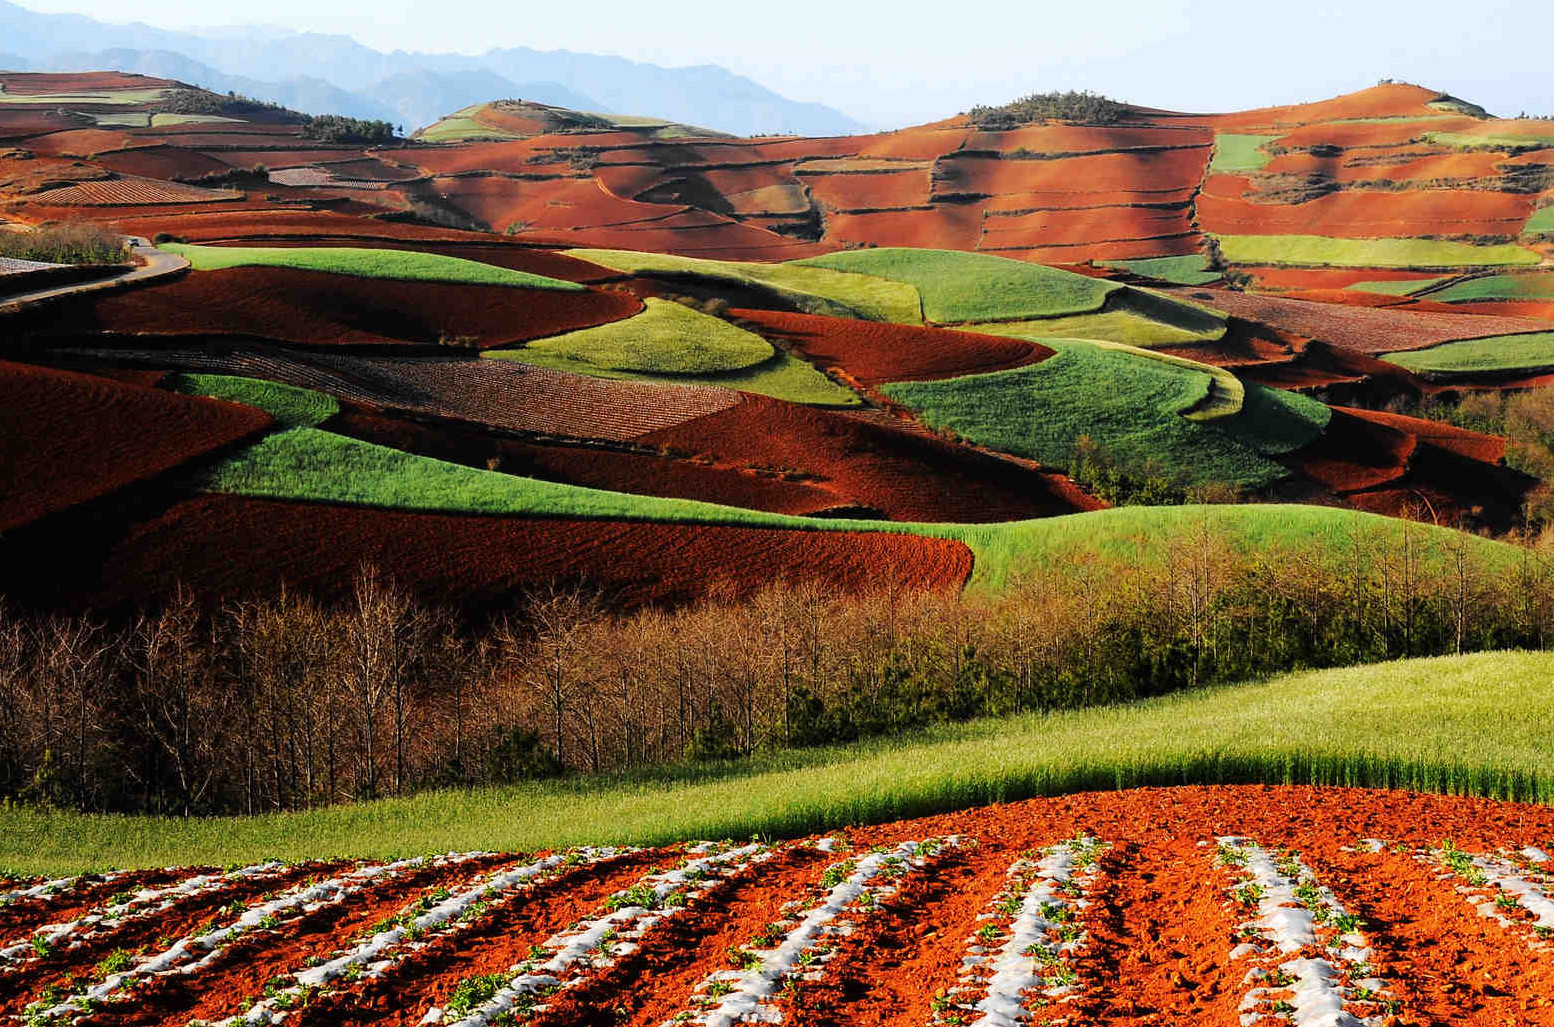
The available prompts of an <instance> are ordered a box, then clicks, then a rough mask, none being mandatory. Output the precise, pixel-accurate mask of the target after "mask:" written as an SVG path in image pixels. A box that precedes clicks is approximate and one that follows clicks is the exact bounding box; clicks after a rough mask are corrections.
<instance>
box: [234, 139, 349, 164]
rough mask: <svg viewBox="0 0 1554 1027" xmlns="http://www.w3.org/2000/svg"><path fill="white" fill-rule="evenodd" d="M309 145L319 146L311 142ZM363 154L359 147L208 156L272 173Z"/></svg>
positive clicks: (242, 151)
mask: <svg viewBox="0 0 1554 1027" xmlns="http://www.w3.org/2000/svg"><path fill="white" fill-rule="evenodd" d="M307 145H309V146H317V145H319V144H317V143H313V142H311V141H309V142H308V144H307ZM363 153H364V151H363V150H362V149H361V147H359V146H351V147H339V148H336V147H329V148H327V149H300V148H296V149H294V148H291V147H288V148H286V149H281V150H216V151H213V152H212V153H210V154H207V156H211V157H215V158H217V159H219V160H221V161H222V162H223V163H225V164H227V165H229V166H231V167H234V168H237V169H239V170H241V171H250V170H252V169H253V168H254V167H255V166H257V165H261V164H262V165H264V167H265V168H267V169H268V170H270V171H280V170H281V169H283V168H301V167H307V166H308V165H310V164H332V163H334V162H335V161H342V160H355V159H359V158H361V157H362V156H363Z"/></svg>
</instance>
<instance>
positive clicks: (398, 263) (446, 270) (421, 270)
mask: <svg viewBox="0 0 1554 1027" xmlns="http://www.w3.org/2000/svg"><path fill="white" fill-rule="evenodd" d="M158 248H159V249H163V250H166V251H167V252H169V253H176V254H178V255H179V256H181V257H183V258H184V259H185V260H187V261H188V262H189V264H190V266H192V267H193V268H194V269H195V270H196V271H221V270H224V269H226V268H233V267H284V268H292V269H293V270H297V271H324V272H328V273H329V274H335V275H351V276H353V277H356V278H387V279H393V280H396V281H404V282H450V283H453V284H457V285H506V286H513V287H515V288H520V289H557V290H560V291H563V292H582V291H583V290H585V289H586V288H587V286H583V285H578V284H576V283H575V282H563V281H561V280H560V279H559V278H547V277H545V276H544V275H534V274H530V273H529V272H527V271H512V270H509V269H508V268H505V267H496V266H494V265H492V264H482V263H480V262H479V261H475V260H464V259H463V258H461V257H446V256H443V255H442V254H440V253H415V252H412V251H409V250H369V249H362V248H358V247H351V246H298V247H286V246H191V245H188V244H186V243H162V244H160V246H159V247H158Z"/></svg>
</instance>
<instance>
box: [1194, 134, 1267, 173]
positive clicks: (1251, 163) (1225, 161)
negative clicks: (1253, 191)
mask: <svg viewBox="0 0 1554 1027" xmlns="http://www.w3.org/2000/svg"><path fill="white" fill-rule="evenodd" d="M1278 138H1279V137H1278V136H1276V135H1268V136H1263V135H1242V134H1240V133H1236V132H1220V133H1219V134H1217V135H1215V137H1214V160H1213V161H1212V162H1211V163H1210V164H1209V174H1211V175H1240V174H1245V173H1246V172H1248V171H1261V170H1263V168H1265V167H1267V166H1268V162H1269V161H1271V160H1273V157H1272V156H1271V155H1270V154H1269V153H1267V151H1265V150H1264V149H1263V147H1264V146H1266V145H1267V144H1268V143H1271V142H1273V141H1274V140H1276V139H1278Z"/></svg>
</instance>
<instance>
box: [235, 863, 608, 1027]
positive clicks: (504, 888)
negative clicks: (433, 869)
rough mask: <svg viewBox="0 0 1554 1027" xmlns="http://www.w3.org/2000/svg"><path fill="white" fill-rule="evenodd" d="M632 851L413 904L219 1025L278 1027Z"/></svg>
mask: <svg viewBox="0 0 1554 1027" xmlns="http://www.w3.org/2000/svg"><path fill="white" fill-rule="evenodd" d="M630 851H632V850H630V849H615V848H584V849H574V850H572V851H571V852H564V853H557V854H555V855H551V856H545V857H542V858H540V859H537V860H534V861H532V862H530V863H525V864H523V865H522V866H518V867H513V868H511V869H508V870H501V871H498V872H496V873H494V874H489V875H486V876H484V877H482V878H481V879H480V880H478V881H476V882H475V883H474V884H472V885H470V886H468V887H466V888H463V889H461V890H459V891H456V892H451V893H449V894H448V895H447V896H446V897H444V898H442V899H440V900H438V901H435V902H433V901H431V900H430V899H428V900H426V901H417V902H415V903H412V904H411V905H410V906H409V907H407V909H405V910H404V911H403V912H402V913H401V914H400V915H399V916H396V917H395V918H394V921H395V922H394V925H393V926H392V927H388V928H386V929H384V930H380V931H376V932H374V933H373V934H372V935H371V936H370V937H368V938H366V939H365V940H363V941H362V942H361V943H360V944H358V945H356V946H354V947H352V948H350V949H347V950H346V951H345V952H343V953H341V954H339V955H337V956H335V957H334V958H333V959H330V960H328V961H327V962H324V963H320V964H319V965H318V966H314V967H309V968H307V969H304V970H299V971H297V972H296V973H294V974H292V978H293V980H294V981H295V982H296V983H295V984H292V985H289V986H287V987H285V988H282V989H280V990H279V991H277V992H275V993H274V994H272V995H269V996H268V997H266V998H264V999H262V1000H260V1001H259V1002H256V1003H254V1005H253V1006H251V1007H250V1008H249V1009H248V1010H247V1011H246V1012H243V1013H240V1014H239V1015H237V1016H234V1017H230V1018H229V1019H227V1020H223V1021H221V1024H220V1025H218V1027H236V1025H239V1024H274V1023H280V1022H281V1021H282V1020H284V1019H285V1017H286V1013H287V1011H288V1010H289V1009H290V1008H292V1007H293V1006H294V1005H296V1004H297V1003H299V1002H301V1001H303V1000H304V999H305V998H307V997H308V996H309V995H314V994H317V993H318V992H320V991H321V990H322V989H327V988H328V987H329V985H331V984H334V983H335V982H337V981H339V980H341V979H343V978H350V979H352V980H370V979H372V978H375V977H381V976H383V975H384V974H385V973H387V972H388V971H389V970H390V969H391V968H392V967H393V966H395V965H396V964H398V963H401V962H403V961H404V960H405V959H407V958H408V957H409V956H410V955H411V953H414V952H417V951H419V950H421V949H423V948H425V947H426V946H427V945H429V944H431V943H432V942H433V941H435V940H437V939H439V938H444V937H448V936H451V935H454V934H457V933H458V932H459V931H460V930H461V929H462V928H465V927H468V926H470V925H473V924H474V923H475V922H476V921H478V920H479V919H480V918H481V917H482V916H484V915H485V914H487V913H489V912H491V911H492V910H494V909H497V908H500V907H501V906H503V905H505V904H506V903H507V902H509V901H510V900H511V899H512V898H514V897H515V896H517V895H520V894H522V893H523V892H525V891H527V890H528V889H530V888H533V887H534V886H536V885H538V884H540V883H542V882H544V881H549V880H552V879H554V878H556V877H558V876H560V874H561V873H562V872H564V871H566V870H568V869H570V868H572V867H577V866H583V865H586V864H592V863H600V862H603V861H605V860H609V859H614V858H615V857H617V856H620V855H623V854H625V853H627V852H630Z"/></svg>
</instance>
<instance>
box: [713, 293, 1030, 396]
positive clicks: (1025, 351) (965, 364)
mask: <svg viewBox="0 0 1554 1027" xmlns="http://www.w3.org/2000/svg"><path fill="white" fill-rule="evenodd" d="M733 314H734V316H736V317H739V318H742V319H743V320H745V321H749V322H751V324H753V325H754V326H755V328H756V329H757V330H759V331H760V332H761V333H762V334H763V335H767V336H768V337H770V336H777V337H779V338H781V339H784V340H786V341H787V342H789V343H791V344H792V345H793V346H794V347H796V348H797V349H798V350H800V351H801V352H802V353H803V354H804V357H805V359H807V360H809V361H810V362H811V363H815V364H818V365H819V366H820V367H821V368H823V369H830V368H840V369H841V370H842V371H844V372H846V373H847V375H848V376H849V377H850V378H852V379H853V380H854V381H857V382H858V383H859V384H861V385H864V386H867V387H870V388H873V387H875V386H878V385H881V384H884V383H885V382H910V381H935V380H938V379H941V378H956V377H959V376H961V375H967V374H988V373H990V372H993V371H1007V370H1010V369H1011V368H1015V367H1024V366H1026V365H1028V364H1035V363H1039V362H1040V361H1042V360H1045V359H1047V358H1048V357H1050V356H1052V353H1053V350H1052V349H1050V348H1049V347H1047V346H1043V345H1041V344H1040V343H1033V342H1027V341H1025V340H1023V339H1011V338H1006V337H1003V336H997V335H979V334H976V333H973V332H957V331H953V330H950V329H946V328H927V327H923V326H921V325H897V324H884V323H882V322H878V321H852V320H848V319H845V318H837V317H822V316H818V315H814V314H788V313H780V312H777V311H769V310H735V311H733Z"/></svg>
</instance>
